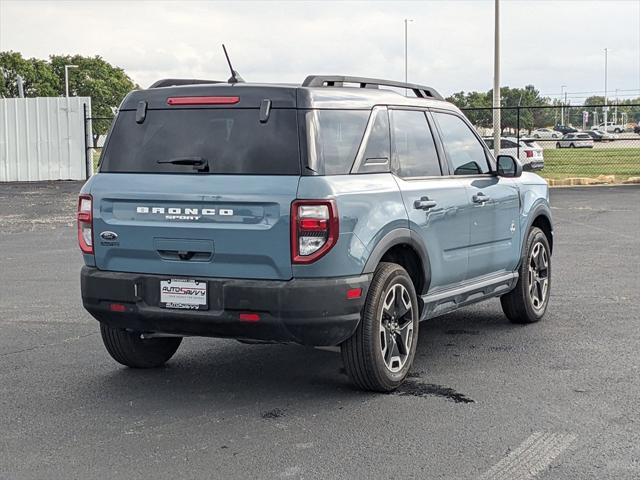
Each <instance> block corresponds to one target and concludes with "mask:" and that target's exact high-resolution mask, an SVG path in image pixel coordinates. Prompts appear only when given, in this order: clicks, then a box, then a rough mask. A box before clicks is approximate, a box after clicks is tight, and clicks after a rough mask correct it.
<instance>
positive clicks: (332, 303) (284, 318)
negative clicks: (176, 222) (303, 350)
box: [80, 266, 371, 346]
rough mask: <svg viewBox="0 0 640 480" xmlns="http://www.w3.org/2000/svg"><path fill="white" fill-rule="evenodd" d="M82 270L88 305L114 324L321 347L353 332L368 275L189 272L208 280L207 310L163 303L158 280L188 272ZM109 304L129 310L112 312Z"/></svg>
mask: <svg viewBox="0 0 640 480" xmlns="http://www.w3.org/2000/svg"><path fill="white" fill-rule="evenodd" d="M80 277H81V278H80V280H81V282H80V283H81V290H82V303H83V305H84V307H85V308H86V309H87V311H88V312H89V313H91V315H93V317H95V318H96V319H97V320H98V321H100V322H103V323H105V324H107V325H109V326H112V327H115V328H127V329H131V330H134V331H141V332H154V333H171V334H177V335H185V336H186V335H194V336H207V337H230V338H239V339H253V340H262V341H272V342H294V343H300V344H303V345H316V346H327V345H338V344H340V343H341V342H343V341H344V340H346V339H347V338H349V337H350V336H351V335H352V334H353V332H354V331H355V329H356V328H357V326H358V322H359V321H360V312H361V310H362V307H363V305H364V301H365V298H366V294H367V291H368V288H369V283H370V281H371V274H366V275H359V276H356V277H340V278H321V279H293V280H288V281H279V280H242V279H214V278H200V277H189V278H192V279H194V280H201V281H205V282H207V286H208V295H209V309H208V310H169V309H164V308H161V307H159V306H158V305H159V301H160V293H159V292H160V281H161V280H166V279H169V278H185V277H181V276H172V275H147V274H138V273H125V272H107V271H101V270H98V269H96V268H92V267H87V266H84V267H82V271H81V274H80ZM352 288H362V295H361V296H360V297H359V298H355V299H347V296H346V294H347V290H349V289H352ZM112 303H119V304H123V305H124V306H125V311H123V312H113V311H111V310H110V305H111V304H112ZM240 312H257V313H259V314H260V320H259V321H257V322H243V321H240V319H239V313H240Z"/></svg>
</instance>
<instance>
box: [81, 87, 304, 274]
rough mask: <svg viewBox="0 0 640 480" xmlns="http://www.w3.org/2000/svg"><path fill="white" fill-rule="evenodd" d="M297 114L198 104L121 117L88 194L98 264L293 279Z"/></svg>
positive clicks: (162, 271) (121, 268)
mask: <svg viewBox="0 0 640 480" xmlns="http://www.w3.org/2000/svg"><path fill="white" fill-rule="evenodd" d="M211 98H224V97H211ZM296 117H297V115H296V110H295V109H273V110H272V111H271V113H270V115H269V118H268V121H267V122H261V121H260V111H259V109H258V108H231V107H224V108H221V107H217V108H216V107H212V108H202V107H201V106H200V107H198V108H182V107H181V108H175V109H174V108H164V109H150V110H148V111H147V112H146V116H145V118H144V121H143V122H139V121H136V112H135V111H127V110H125V111H121V112H120V113H119V114H118V118H117V120H116V122H115V124H114V127H113V130H112V132H111V133H110V136H109V139H108V143H107V146H106V148H105V152H104V154H103V157H102V159H101V164H100V173H99V174H97V175H96V176H95V178H94V179H93V182H92V188H91V192H90V193H91V194H92V196H93V199H94V232H95V233H94V235H95V260H96V266H97V268H99V269H101V270H111V271H120V272H141V273H153V274H165V275H188V276H205V277H227V278H234V277H235V278H256V279H289V278H291V276H292V274H291V260H290V246H289V243H290V241H289V216H290V208H291V202H292V201H293V200H294V199H295V197H296V191H297V187H298V182H299V174H300V155H299V148H298V129H297V119H296ZM105 232H110V233H105ZM103 233H104V235H102V234H103ZM112 234H115V238H114V235H112Z"/></svg>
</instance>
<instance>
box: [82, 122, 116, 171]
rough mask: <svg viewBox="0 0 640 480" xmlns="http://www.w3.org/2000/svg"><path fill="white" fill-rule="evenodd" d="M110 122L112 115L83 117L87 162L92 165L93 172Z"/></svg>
mask: <svg viewBox="0 0 640 480" xmlns="http://www.w3.org/2000/svg"><path fill="white" fill-rule="evenodd" d="M111 122H113V117H85V126H86V129H87V135H86V136H85V138H86V142H87V144H86V145H85V147H86V151H87V163H88V165H90V166H92V167H93V170H92V171H93V172H95V171H96V169H97V168H98V161H99V160H100V154H101V153H102V148H103V147H104V142H105V140H106V138H107V133H108V132H109V128H110V126H111Z"/></svg>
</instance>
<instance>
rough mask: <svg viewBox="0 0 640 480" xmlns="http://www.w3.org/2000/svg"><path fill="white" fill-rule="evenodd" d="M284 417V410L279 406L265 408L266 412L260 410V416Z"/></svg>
mask: <svg viewBox="0 0 640 480" xmlns="http://www.w3.org/2000/svg"><path fill="white" fill-rule="evenodd" d="M280 417H284V410H282V409H281V408H274V409H271V410H267V411H266V412H262V418H280Z"/></svg>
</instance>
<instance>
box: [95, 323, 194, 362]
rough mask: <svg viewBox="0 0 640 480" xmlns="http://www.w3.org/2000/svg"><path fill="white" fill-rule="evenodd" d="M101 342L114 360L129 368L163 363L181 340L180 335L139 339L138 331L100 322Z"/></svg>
mask: <svg viewBox="0 0 640 480" xmlns="http://www.w3.org/2000/svg"><path fill="white" fill-rule="evenodd" d="M100 333H101V334H102V342H103V343H104V346H105V347H106V349H107V351H108V352H109V355H111V356H112V357H113V359H114V360H115V361H116V362H119V363H121V364H122V365H126V366H127V367H131V368H155V367H160V366H162V365H164V364H165V363H166V362H167V361H168V360H169V359H170V358H171V357H172V356H173V354H174V353H176V350H178V347H179V346H180V342H182V337H164V338H148V339H144V340H143V339H141V338H140V332H129V331H127V330H123V329H119V328H111V327H109V326H107V325H105V324H104V323H101V324H100Z"/></svg>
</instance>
